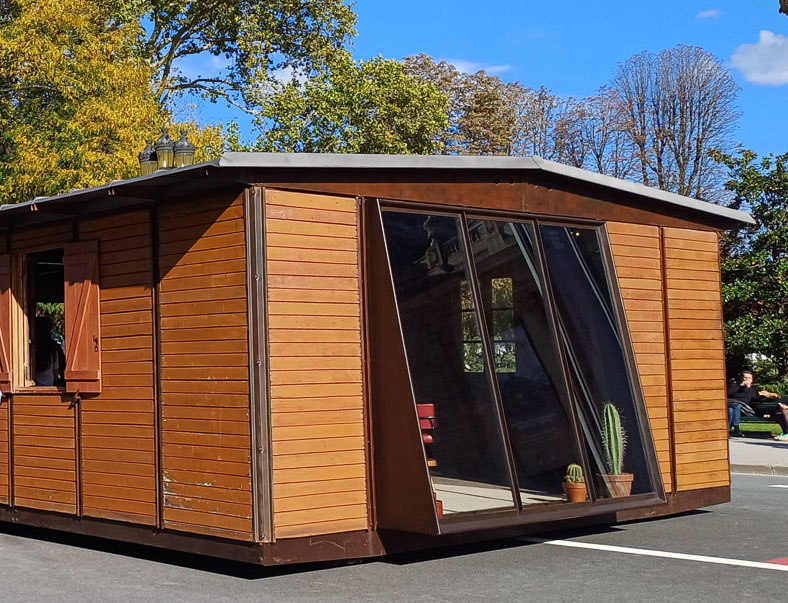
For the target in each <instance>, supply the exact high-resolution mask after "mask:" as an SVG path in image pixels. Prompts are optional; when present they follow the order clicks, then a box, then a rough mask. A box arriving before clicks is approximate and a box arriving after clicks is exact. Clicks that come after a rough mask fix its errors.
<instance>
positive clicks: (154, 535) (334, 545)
mask: <svg viewBox="0 0 788 603" xmlns="http://www.w3.org/2000/svg"><path fill="white" fill-rule="evenodd" d="M730 499H731V494H730V488H729V487H719V488H708V489H704V490H689V491H686V492H678V493H675V494H669V495H668V501H667V503H665V504H661V505H656V506H649V507H646V508H638V509H631V510H626V511H619V512H611V513H606V514H602V515H595V516H592V517H578V518H574V519H565V520H560V521H548V522H545V521H535V522H533V523H529V524H524V525H519V526H508V527H501V528H496V529H489V528H488V529H483V530H479V531H472V532H463V533H457V534H444V535H441V536H428V535H423V534H409V533H404V532H392V531H380V532H374V531H356V532H342V533H339V534H324V535H320V536H312V537H306V538H290V539H283V540H279V541H277V542H273V543H244V542H238V541H232V540H225V539H221V538H212V537H209V536H198V535H193V534H187V533H184V532H176V531H171V530H156V529H152V528H149V527H145V526H139V525H133V524H128V523H121V522H116V521H107V520H102V519H93V518H87V517H82V518H79V517H70V516H67V515H63V514H60V513H52V512H49V511H37V510H33V509H21V508H13V509H12V508H9V507H0V522H5V523H10V524H16V525H24V526H29V527H35V528H43V529H48V530H55V531H59V532H65V533H70V534H79V535H84V536H90V537H95V538H103V539H108V540H114V541H121V542H128V543H133V544H140V545H145V546H152V547H159V548H164V549H169V550H176V551H181V552H184V553H191V554H195V555H205V556H209V557H218V558H222V559H229V560H232V561H238V562H241V563H250V564H254V565H265V566H269V565H271V566H274V565H287V564H293V563H314V562H323V561H336V560H346V559H361V558H367V557H379V556H383V555H391V554H396V553H403V552H408V551H415V550H425V549H436V548H442V547H451V546H457V545H463V544H472V543H477V542H484V541H493V540H499V539H505V538H515V537H518V536H526V535H529V534H535V533H545V532H551V531H556V530H559V529H560V530H562V531H566V530H573V529H578V528H582V527H589V526H594V525H609V524H613V523H620V522H622V521H635V520H642V519H652V518H657V517H664V516H667V515H675V514H677V513H683V512H686V511H689V510H693V509H698V508H702V507H706V506H711V505H717V504H722V503H726V502H730Z"/></svg>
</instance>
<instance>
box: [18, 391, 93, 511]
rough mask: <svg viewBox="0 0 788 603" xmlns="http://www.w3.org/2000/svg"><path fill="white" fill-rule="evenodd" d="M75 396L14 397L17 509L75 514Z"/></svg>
mask: <svg viewBox="0 0 788 603" xmlns="http://www.w3.org/2000/svg"><path fill="white" fill-rule="evenodd" d="M70 402H71V396H59V395H40V396H37V395H30V394H24V395H16V396H15V397H14V427H13V429H14V504H15V505H16V506H18V507H27V508H30V509H41V510H44V511H59V512H61V513H71V514H75V513H76V512H77V456H76V437H77V433H76V412H77V411H76V407H75V406H74V405H72V404H70Z"/></svg>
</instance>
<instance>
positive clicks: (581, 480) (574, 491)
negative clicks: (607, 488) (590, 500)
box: [564, 463, 588, 503]
mask: <svg viewBox="0 0 788 603" xmlns="http://www.w3.org/2000/svg"><path fill="white" fill-rule="evenodd" d="M564 492H565V493H566V500H567V502H570V503H576V502H585V500H586V496H587V494H588V489H587V488H586V478H585V475H584V474H583V468H582V467H581V466H580V465H578V464H577V463H572V464H571V465H569V466H568V467H567V468H566V477H565V478H564Z"/></svg>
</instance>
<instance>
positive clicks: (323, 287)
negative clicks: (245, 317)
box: [265, 190, 368, 538]
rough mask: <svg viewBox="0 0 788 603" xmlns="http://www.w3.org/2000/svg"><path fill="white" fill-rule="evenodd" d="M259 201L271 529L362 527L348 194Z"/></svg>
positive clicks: (353, 229)
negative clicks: (263, 237)
mask: <svg viewBox="0 0 788 603" xmlns="http://www.w3.org/2000/svg"><path fill="white" fill-rule="evenodd" d="M265 201H266V227H265V228H266V241H267V245H266V268H267V280H268V326H269V347H270V388H271V406H272V431H273V482H274V534H275V536H276V537H277V538H292V537H299V536H312V535H317V534H329V533H333V532H344V531H350V530H365V529H367V526H368V519H367V517H368V500H367V482H366V461H365V440H364V416H363V396H362V378H361V364H362V363H361V326H360V324H361V323H360V313H361V303H360V297H359V248H358V210H357V205H356V200H355V199H354V198H347V197H330V196H323V195H314V194H301V193H292V192H282V191H273V190H268V191H266V199H265Z"/></svg>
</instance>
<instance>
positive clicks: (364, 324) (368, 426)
mask: <svg viewBox="0 0 788 603" xmlns="http://www.w3.org/2000/svg"><path fill="white" fill-rule="evenodd" d="M367 206H368V202H367V200H366V199H365V198H364V197H356V216H357V218H356V220H357V225H358V230H357V232H356V238H357V240H358V248H357V254H358V274H359V279H358V296H359V298H358V299H359V339H360V342H361V412H362V420H363V422H364V454H365V456H366V462H365V463H364V465H365V473H366V481H367V526H368V527H369V528H370V529H371V530H373V531H374V530H376V529H377V517H376V513H375V509H376V499H375V479H374V476H375V468H374V464H375V456H374V453H373V451H374V442H373V441H372V439H373V436H372V406H371V404H372V401H371V400H370V374H369V373H370V365H369V356H368V353H369V339H368V338H369V303H368V299H367V282H368V281H367Z"/></svg>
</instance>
